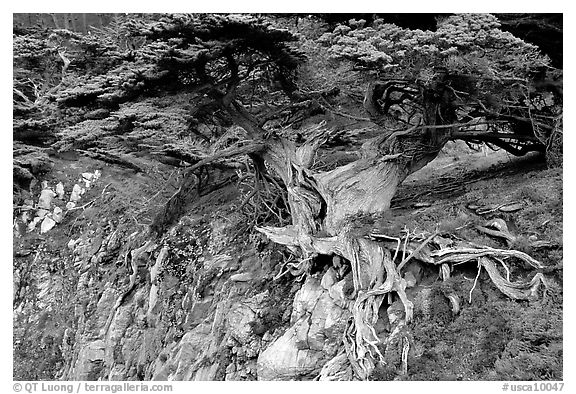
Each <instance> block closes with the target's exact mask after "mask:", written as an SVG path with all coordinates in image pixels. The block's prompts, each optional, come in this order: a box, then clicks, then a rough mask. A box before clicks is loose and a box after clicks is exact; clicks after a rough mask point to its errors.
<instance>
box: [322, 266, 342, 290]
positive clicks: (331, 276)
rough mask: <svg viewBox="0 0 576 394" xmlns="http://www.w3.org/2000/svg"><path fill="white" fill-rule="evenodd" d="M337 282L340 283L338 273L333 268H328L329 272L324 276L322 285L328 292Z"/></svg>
mask: <svg viewBox="0 0 576 394" xmlns="http://www.w3.org/2000/svg"><path fill="white" fill-rule="evenodd" d="M337 281H338V275H337V273H336V270H335V269H334V268H333V267H330V268H328V271H326V273H324V276H322V281H321V282H320V284H321V285H322V287H323V288H324V289H326V290H328V289H329V288H330V287H331V286H332V285H333V284H334V283H336V282H337Z"/></svg>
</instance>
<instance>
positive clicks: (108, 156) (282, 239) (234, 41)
mask: <svg viewBox="0 0 576 394" xmlns="http://www.w3.org/2000/svg"><path fill="white" fill-rule="evenodd" d="M561 78H562V74H561V70H556V69H555V68H553V67H552V66H551V63H550V60H549V59H548V58H547V57H546V56H545V55H543V54H542V53H541V51H540V50H539V49H538V48H537V47H536V46H534V45H531V44H529V43H527V42H525V41H523V40H521V39H519V38H517V37H515V36H514V35H513V34H511V33H509V32H506V31H504V30H502V29H501V24H500V22H499V20H498V18H497V17H495V16H493V15H489V14H457V15H444V16H439V17H438V18H437V23H436V26H435V29H430V30H421V29H417V28H413V27H401V26H400V25H399V24H393V23H389V22H388V21H387V20H386V19H382V18H378V17H375V18H371V19H370V20H368V21H367V20H363V19H360V20H359V19H351V20H349V21H347V22H342V23H334V21H333V20H331V19H330V18H328V17H327V16H326V15H323V16H322V15H319V16H306V17H303V16H294V15H289V16H278V15H272V16H261V15H260V16H258V15H212V14H194V15H188V14H183V15H181V14H173V15H124V16H120V17H118V18H115V19H114V20H113V21H112V22H111V23H110V24H109V25H107V26H106V27H102V28H100V29H93V30H92V31H91V32H90V33H89V34H81V33H77V32H72V31H69V30H62V29H56V30H43V29H34V28H29V29H27V28H19V29H15V30H14V86H13V100H14V108H13V113H14V130H13V135H14V141H15V144H14V186H15V188H14V201H15V206H19V205H22V202H23V201H30V199H31V198H32V196H33V194H34V191H38V190H37V189H38V187H39V186H38V184H37V180H38V179H39V176H40V175H42V174H44V173H45V172H47V171H49V169H50V160H51V159H50V158H51V157H54V156H57V155H64V154H66V153H70V152H73V153H74V154H80V155H84V156H86V157H89V158H92V159H96V160H99V161H102V162H108V163H112V164H114V165H115V166H122V167H125V168H128V169H130V170H133V171H134V172H136V173H141V174H152V173H154V174H163V173H168V172H170V171H171V173H170V176H169V177H168V179H170V178H171V177H172V174H173V173H176V176H175V178H178V179H179V183H178V185H179V187H177V190H176V191H175V192H174V193H172V191H170V192H171V193H170V194H171V197H169V198H168V197H167V198H166V200H165V201H163V203H162V204H158V205H157V206H155V207H154V209H152V208H151V209H150V213H149V215H147V217H146V219H147V222H146V224H145V225H143V226H142V228H145V231H142V232H140V228H139V230H138V232H136V233H138V234H139V237H141V238H139V240H142V239H145V238H146V237H149V238H150V239H157V238H158V237H162V236H164V235H165V234H166V232H167V230H168V229H169V228H170V227H171V226H172V225H173V224H174V223H175V222H176V221H178V220H179V219H180V217H181V216H182V215H184V214H185V212H186V209H187V207H188V206H189V203H190V201H191V200H193V199H196V200H199V199H200V198H201V197H202V196H205V195H206V194H207V193H209V192H211V191H214V190H218V189H221V188H222V187H223V186H224V185H229V184H231V183H234V184H235V186H236V188H235V189H236V190H237V191H238V193H239V195H240V197H241V198H240V199H239V202H237V203H236V202H235V203H231V204H232V205H234V208H235V210H236V211H237V212H239V213H240V214H242V215H244V216H245V217H246V220H245V222H244V223H243V224H242V226H243V227H242V228H240V230H239V231H246V232H247V233H248V232H251V231H252V230H253V229H254V228H256V229H257V230H258V231H260V232H262V233H263V234H265V235H267V236H268V237H269V238H270V239H271V240H273V241H274V242H277V243H278V244H282V245H286V246H287V247H288V249H289V250H290V252H291V255H290V256H291V257H290V259H293V260H290V261H291V262H290V264H288V263H287V264H286V267H285V268H286V271H285V273H287V272H290V273H291V274H292V275H294V276H300V277H302V275H305V274H307V273H311V272H312V266H313V264H315V261H316V260H318V259H319V256H324V258H326V256H330V258H332V257H334V258H335V259H336V260H334V261H342V264H343V265H346V267H347V269H348V270H349V271H351V272H352V276H353V277H354V280H353V282H354V283H353V285H352V287H353V289H354V294H355V295H358V294H361V297H360V296H359V298H357V299H356V300H355V302H356V301H357V302H356V304H355V305H356V309H355V310H354V311H352V313H353V314H354V321H353V322H352V321H350V322H349V323H350V324H349V326H348V327H347V329H346V332H345V335H344V344H345V345H347V346H348V348H347V350H346V354H347V356H348V358H349V359H350V360H354V359H356V361H357V362H358V365H356V364H354V365H353V366H354V368H355V369H354V372H355V373H356V375H357V376H358V377H361V378H368V377H369V376H370V374H371V373H373V372H374V368H375V366H376V365H377V364H378V360H377V357H376V356H377V355H378V356H379V357H380V360H382V359H383V356H382V355H381V354H380V351H379V348H378V338H374V337H373V336H375V335H376V334H374V333H375V331H374V327H373V324H374V323H375V322H376V321H377V320H378V319H379V316H378V310H379V308H380V305H383V303H385V302H389V301H390V302H391V300H392V299H393V297H392V296H394V297H397V298H398V297H399V298H400V299H401V301H402V303H403V304H404V305H405V306H406V310H405V311H406V313H405V318H406V322H407V323H408V321H409V320H410V317H409V314H410V313H409V307H408V306H409V305H410V301H409V300H408V298H407V296H406V293H405V290H406V281H404V280H403V279H402V273H401V271H400V270H401V269H402V268H403V267H404V264H405V263H406V261H404V262H402V261H400V262H398V261H395V259H396V257H399V253H398V250H399V249H397V250H396V253H395V254H394V257H392V256H391V254H390V253H389V251H388V250H386V253H384V248H383V247H382V244H381V243H380V242H379V241H376V240H375V239H374V238H373V237H369V235H368V231H370V230H371V228H372V227H371V226H372V225H374V224H375V223H376V221H377V220H379V219H381V218H382V217H383V215H384V214H385V213H389V208H390V206H391V200H392V197H393V196H394V195H395V193H396V190H397V188H398V186H399V185H400V184H401V183H402V182H403V180H404V179H405V178H406V177H407V176H408V175H409V174H410V173H412V172H414V171H417V170H419V169H420V168H422V167H423V166H425V165H426V164H427V163H429V162H430V161H431V160H434V158H435V157H436V156H437V155H438V153H439V152H440V150H441V149H442V148H443V147H444V145H445V144H446V143H447V142H448V141H450V140H456V139H461V140H464V141H466V142H467V143H469V144H481V143H485V144H488V145H489V146H490V147H500V148H503V149H505V150H507V151H509V152H511V153H513V154H516V155H524V154H526V153H528V152H532V151H539V152H546V153H547V154H548V158H549V159H550V160H549V162H550V163H551V164H556V165H557V164H561V149H562V79H561ZM344 122H349V123H347V124H345V125H344ZM350 122H352V123H350ZM327 123H328V126H329V127H326V125H327ZM350 125H353V126H352V127H350ZM335 146H340V149H341V150H344V151H345V152H336V150H335V149H332V148H334V147H335ZM324 148H327V149H325V151H324V152H323V149H324ZM331 149H332V150H331ZM326 151H329V154H328V155H324V153H325V152H326ZM328 156H329V157H328ZM166 182H167V181H166ZM34 188H36V190H35V189H34ZM158 193H160V192H158ZM155 196H156V195H155ZM155 196H153V197H152V198H154V197H155ZM149 201H150V200H147V202H149ZM18 212H19V211H18ZM118 214H119V215H122V214H123V213H121V212H119V213H118ZM132 219H133V220H134V221H135V222H136V223H137V225H138V226H139V227H140V223H139V222H138V220H139V219H140V218H139V217H138V219H137V218H136V217H133V218H127V219H126V220H127V221H129V222H131V220H132ZM15 222H16V221H15ZM239 226H240V225H239ZM273 226H277V227H273ZM72 227H73V225H72ZM126 228H128V226H126ZM70 231H72V229H70ZM126 233H128V231H126ZM136 233H134V234H136ZM446 236H447V237H448V236H449V235H446ZM393 239H396V238H393ZM415 239H416V240H418V241H422V239H420V238H418V237H416V238H413V239H410V233H408V235H407V236H406V241H405V244H404V249H405V252H406V245H407V244H408V243H409V241H410V242H415ZM426 242H428V241H426ZM438 245H439V248H440V249H442V248H443V246H442V245H443V244H441V243H440V244H438ZM128 246H129V247H133V248H134V249H135V248H136V247H137V246H138V245H128ZM128 246H127V248H128ZM444 246H445V245H444ZM474 247H475V246H474ZM459 252H460V251H458V250H456V252H455V254H458V253H459ZM127 253H130V251H128V252H127ZM414 253H416V252H414ZM518 253H519V252H518ZM29 255H30V254H29ZM26 256H28V255H26ZM126 256H128V254H126ZM521 256H524V255H521ZM126 258H127V257H126ZM195 258H199V255H198V256H195ZM453 258H454V259H455V260H454V261H457V260H458V258H459V257H458V256H456V257H453ZM29 259H32V256H31V255H30V257H29ZM339 259H340V260H339ZM121 260H122V259H120V260H119V261H120V262H121ZM454 261H452V262H454ZM529 261H531V260H529ZM427 262H429V261H427ZM452 262H451V263H452ZM41 263H42V264H44V262H41ZM396 263H400V264H396ZM484 263H485V264H487V267H491V266H490V265H489V263H490V261H488V263H486V262H484ZM338 264H340V263H338ZM458 264H459V263H458ZM455 265H456V264H455ZM536 267H538V268H541V267H540V266H539V265H536ZM24 268H25V267H23V266H22V265H20V266H18V267H15V272H16V271H17V275H15V276H17V277H18V278H17V281H19V283H20V284H19V287H18V288H19V289H20V288H25V287H26V286H25V285H26V283H27V281H30V283H31V282H32V281H35V280H39V279H38V278H33V275H32V274H31V273H30V272H28V271H26V270H25V269H24ZM125 268H126V269H127V267H125ZM443 268H448V271H450V267H448V265H446V267H443ZM481 269H482V264H480V263H479V265H478V275H480V270H481ZM486 270H488V268H486ZM384 271H385V272H384ZM134 272H135V271H134ZM175 272H176V271H175ZM178 272H179V271H178ZM441 272H444V271H441ZM492 272H493V271H492ZM538 275H540V276H538V277H536V276H535V277H534V278H535V279H534V280H533V284H532V285H530V286H529V289H526V288H524V287H523V286H526V285H527V284H526V283H520V284H518V283H519V282H518V283H516V282H515V283H512V282H510V281H509V278H508V279H506V280H505V279H504V278H499V279H501V282H498V283H500V287H502V283H504V286H503V287H504V288H505V289H508V290H507V291H508V292H507V293H505V294H507V295H509V294H512V295H513V296H514V295H517V297H516V298H517V299H526V298H525V297H524V295H525V294H527V293H523V292H527V291H528V290H530V291H532V293H535V292H536V291H537V289H538V286H540V282H539V280H540V278H543V277H542V276H541V273H538ZM542 281H544V279H542ZM64 285H65V283H64V284H63V285H61V286H60V287H61V288H63V286H64ZM68 285H69V284H68ZM506 286H509V287H510V288H512V289H513V290H510V289H509V288H507V287H506ZM514 286H516V287H514ZM23 291H24V290H23ZM71 292H72V291H71V290H69V289H68V290H67V291H66V292H65V293H66V294H70V293H71ZM392 293H394V294H392ZM25 295H26V296H29V294H24V293H23V294H17V296H18V297H17V299H16V300H15V308H20V309H18V310H19V315H18V317H17V320H18V323H19V325H20V326H21V327H25V329H24V330H21V331H20V332H19V334H18V335H19V339H18V340H17V343H15V348H16V349H17V352H18V354H19V355H20V356H21V359H26V357H28V359H33V360H34V362H35V363H36V364H37V365H40V367H39V368H41V369H42V370H43V373H44V372H45V374H44V375H42V374H39V375H38V376H31V375H30V376H28V377H30V378H38V377H45V376H46V377H48V376H53V375H54V374H55V373H56V370H57V369H61V367H62V363H61V361H62V360H61V357H62V355H61V353H60V351H61V350H60V348H59V347H58V346H57V345H55V343H56V342H59V341H62V338H64V337H65V330H64V329H63V327H65V326H66V325H67V324H70V322H68V321H67V320H66V319H60V320H59V319H58V318H52V317H51V315H50V313H51V310H48V311H47V312H46V314H43V315H39V314H38V310H37V309H34V308H38V305H32V304H33V302H32V301H30V303H28V304H27V301H26V300H25V298H26V297H25ZM58 296H61V295H60V294H58ZM512 298H515V297H512ZM30 299H31V300H32V298H30ZM58 302H60V303H61V302H66V301H62V300H60V299H59V300H57V301H54V305H56V304H58ZM16 304H19V305H16ZM551 315H553V318H554V319H555V320H557V319H558V316H557V315H556V314H555V313H552V314H551ZM37 316H40V317H37ZM538 318H539V317H538V316H536V317H534V319H533V320H534V321H535V322H536V321H537V320H538ZM27 319H28V320H27ZM27 322H33V323H34V324H36V325H39V326H42V327H47V326H50V324H52V325H53V326H54V327H53V331H54V335H53V336H49V335H48V336H47V335H45V331H42V333H41V334H38V335H39V336H37V337H36V336H35V337H31V338H28V339H26V338H25V337H26V335H28V334H27V331H26V330H28V329H29V328H30V324H32V323H30V324H28V325H27ZM47 322H48V323H47ZM535 324H536V323H535ZM534 330H535V332H537V333H540V332H541V333H543V334H542V335H543V336H545V337H550V338H551V339H553V340H554V341H555V340H557V339H558V333H557V332H556V331H555V330H554V327H547V326H546V327H544V326H543V327H535V328H534ZM513 331H514V332H513V334H514V341H515V342H510V343H508V344H507V345H506V349H505V351H504V353H502V354H501V356H500V357H499V358H498V359H497V360H496V359H495V358H494V360H491V361H490V362H491V363H495V365H496V368H497V369H498V371H499V372H500V373H502V374H503V376H510V377H511V378H515V377H519V376H522V377H526V376H528V377H530V376H532V375H531V374H534V376H540V375H538V372H537V371H534V372H529V373H528V374H527V375H523V374H522V371H521V367H520V364H521V363H522V361H523V360H525V359H532V358H533V357H534V354H533V353H534V351H533V350H534V347H535V346H537V345H536V344H535V343H534V341H533V340H532V339H533V338H524V337H522V335H523V334H522V333H523V332H524V331H522V330H521V329H520V328H519V327H516V326H514V327H513ZM391 335H392V334H391ZM401 340H403V339H401ZM406 340H407V339H406ZM32 342H34V343H36V342H42V344H43V345H42V346H43V347H42V348H41V349H40V350H39V351H38V352H35V350H32V351H31V350H29V349H28V348H29V347H32V346H31V344H32ZM551 342H552V341H551ZM555 346H556V345H553V346H550V348H546V352H545V354H546V355H547V357H550V358H553V357H555V355H557V354H558V353H559V349H557V348H556V347H555ZM350 349H352V350H350ZM27 352H30V354H28V353H27ZM43 359H44V361H45V360H50V362H51V363H53V369H50V370H47V368H46V367H45V365H43V364H42V361H43ZM36 364H35V365H36ZM18 368H21V369H22V368H24V367H23V366H22V365H18ZM534 368H535V369H538V370H541V371H544V372H542V373H541V375H546V374H548V375H550V374H551V372H550V370H551V369H550V368H548V369H547V368H545V366H543V365H536V366H534ZM548 375H546V376H548Z"/></svg>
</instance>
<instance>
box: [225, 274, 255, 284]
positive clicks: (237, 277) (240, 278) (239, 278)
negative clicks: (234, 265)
mask: <svg viewBox="0 0 576 394" xmlns="http://www.w3.org/2000/svg"><path fill="white" fill-rule="evenodd" d="M230 280H231V281H232V282H249V281H251V280H252V275H251V274H250V273H249V272H243V273H240V274H234V275H232V276H231V277H230Z"/></svg>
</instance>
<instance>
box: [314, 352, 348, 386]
mask: <svg viewBox="0 0 576 394" xmlns="http://www.w3.org/2000/svg"><path fill="white" fill-rule="evenodd" d="M353 376H354V375H353V372H352V367H351V365H350V361H348V357H347V356H346V353H340V354H339V355H337V356H336V357H334V358H333V359H332V360H330V361H328V362H327V363H326V364H324V366H323V367H322V369H321V370H320V379H319V380H321V381H334V380H335V381H350V380H352V378H353Z"/></svg>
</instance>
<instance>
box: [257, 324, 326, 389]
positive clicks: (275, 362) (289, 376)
mask: <svg viewBox="0 0 576 394" xmlns="http://www.w3.org/2000/svg"><path fill="white" fill-rule="evenodd" d="M295 336H296V330H295V328H294V327H290V328H289V329H288V331H286V332H285V333H284V335H282V336H281V337H280V338H278V339H277V340H276V341H275V342H273V343H272V344H271V345H270V346H269V347H268V348H267V349H266V350H264V351H263V352H262V353H260V355H259V356H258V364H257V371H258V380H293V379H296V378H298V377H302V376H306V375H308V376H311V375H313V374H314V372H315V371H318V369H319V368H320V365H319V362H320V360H321V359H322V357H323V355H322V353H321V352H316V351H313V350H307V349H304V350H300V349H298V348H297V347H296V341H295Z"/></svg>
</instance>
